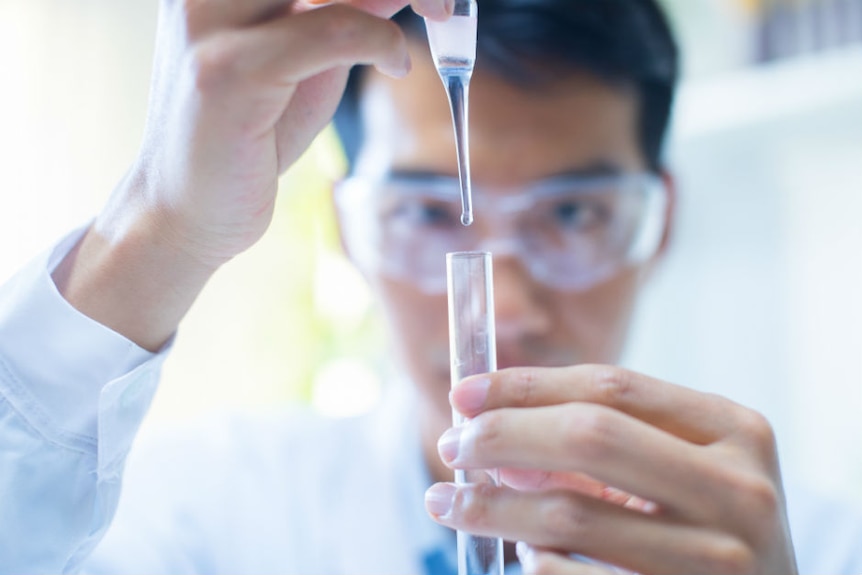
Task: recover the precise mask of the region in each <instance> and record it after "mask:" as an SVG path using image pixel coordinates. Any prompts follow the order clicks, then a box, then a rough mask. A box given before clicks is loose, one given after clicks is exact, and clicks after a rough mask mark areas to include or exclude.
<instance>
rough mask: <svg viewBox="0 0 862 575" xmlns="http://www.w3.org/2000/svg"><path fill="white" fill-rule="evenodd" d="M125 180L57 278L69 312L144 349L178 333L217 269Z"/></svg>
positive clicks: (56, 270)
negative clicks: (185, 317)
mask: <svg viewBox="0 0 862 575" xmlns="http://www.w3.org/2000/svg"><path fill="white" fill-rule="evenodd" d="M130 180H131V178H126V180H124V182H123V183H121V185H120V187H119V188H118V189H117V190H116V191H115V193H114V195H113V196H112V199H111V201H110V202H109V204H108V206H107V207H106V209H105V211H104V212H103V213H102V214H101V215H100V216H99V217H98V218H97V220H96V221H95V222H94V224H93V225H92V226H91V227H90V229H88V230H87V232H86V234H85V235H84V236H83V238H82V239H81V241H80V242H79V243H78V245H76V246H75V248H73V249H72V250H71V251H70V252H69V253H68V254H67V255H66V257H65V258H64V259H63V261H62V262H61V263H60V265H58V266H57V268H56V269H55V271H54V273H53V274H52V278H53V279H54V282H55V284H56V285H57V288H58V290H59V291H60V293H61V294H62V295H63V297H64V298H65V299H66V300H67V301H69V303H70V304H71V305H73V306H74V307H75V308H77V309H78V311H80V312H81V313H83V314H85V315H87V316H89V317H90V318H92V319H93V320H95V321H97V322H99V323H101V324H103V325H105V326H107V327H109V328H111V329H112V330H114V331H116V332H117V333H119V334H121V335H123V336H125V337H126V338H128V339H130V340H131V341H133V342H135V343H136V344H137V345H139V346H141V347H142V348H144V349H148V350H150V351H156V350H158V349H159V348H161V347H162V345H163V344H164V343H165V342H166V341H167V340H168V338H170V336H171V335H172V334H173V333H174V332H175V331H176V329H177V326H178V325H179V322H180V321H181V320H182V318H183V317H184V316H185V314H186V312H187V311H188V309H189V308H190V307H191V305H192V303H194V301H195V299H196V298H197V296H198V294H199V293H200V291H201V290H202V289H203V287H204V286H205V285H206V282H207V281H208V280H209V278H210V277H211V276H212V274H213V273H214V272H215V270H216V269H217V268H218V265H217V264H216V263H207V262H204V261H202V260H201V259H200V258H198V257H195V256H194V255H193V250H190V249H188V247H187V246H185V245H183V243H182V241H183V235H182V232H181V231H180V230H179V229H178V228H177V226H175V225H171V224H170V222H169V219H168V218H166V216H165V214H164V212H162V211H160V210H157V209H152V208H151V207H148V206H146V205H145V204H146V202H145V201H142V197H143V194H141V193H140V191H141V190H140V189H133V185H132V184H130V183H129V182H130Z"/></svg>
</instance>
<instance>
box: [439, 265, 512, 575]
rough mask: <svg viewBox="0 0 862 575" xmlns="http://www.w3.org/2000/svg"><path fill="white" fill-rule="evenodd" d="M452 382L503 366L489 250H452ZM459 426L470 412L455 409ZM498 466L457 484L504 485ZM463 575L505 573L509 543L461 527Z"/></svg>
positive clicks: (461, 476) (460, 475) (459, 473)
mask: <svg viewBox="0 0 862 575" xmlns="http://www.w3.org/2000/svg"><path fill="white" fill-rule="evenodd" d="M446 277H447V283H448V292H449V356H450V367H451V374H452V385H455V384H457V383H458V382H459V381H461V380H462V379H463V378H465V377H468V376H470V375H477V374H480V373H488V372H491V371H496V370H497V344H496V335H495V328H494V290H493V285H494V279H493V271H492V266H491V254H490V253H489V252H458V253H450V254H446ZM452 419H453V422H454V424H455V425H461V424H463V423H464V421H465V420H464V416H462V415H461V414H460V413H458V412H457V411H453V413H452ZM499 479H500V478H499V473H498V472H497V471H496V470H477V469H472V470H467V471H465V470H463V469H457V470H455V483H457V484H464V483H474V484H476V483H478V484H491V485H499V483H500V481H499ZM458 575H503V541H502V539H499V538H497V537H482V536H479V535H473V534H470V533H466V532H464V531H458Z"/></svg>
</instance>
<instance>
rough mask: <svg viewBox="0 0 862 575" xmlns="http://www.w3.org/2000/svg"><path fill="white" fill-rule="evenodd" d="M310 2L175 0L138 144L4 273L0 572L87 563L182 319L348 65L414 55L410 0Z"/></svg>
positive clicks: (246, 234)
mask: <svg viewBox="0 0 862 575" xmlns="http://www.w3.org/2000/svg"><path fill="white" fill-rule="evenodd" d="M315 3H316V4H320V3H319V2H315ZM312 4H313V3H312V2H310V1H299V0H297V1H289V0H163V2H162V6H161V13H160V21H159V31H158V39H157V49H156V57H155V70H154V76H153V84H152V92H151V99H150V109H149V115H148V121H147V127H146V131H145V137H144V142H143V145H142V148H141V151H140V154H139V156H138V157H137V159H136V160H135V162H134V163H133V165H132V166H131V168H130V169H129V171H128V173H127V175H126V177H125V178H124V179H123V180H122V181H121V182H120V183H119V184H118V186H117V188H116V189H115V191H114V193H113V195H112V197H111V199H110V201H109V202H108V204H107V206H106V207H105V209H104V210H103V211H102V213H101V214H99V216H98V217H97V218H96V220H95V222H94V223H93V225H92V226H91V227H90V228H89V229H88V230H86V231H85V232H84V233H83V234H82V235H81V236H80V239H79V237H77V236H73V237H70V238H69V239H68V240H67V241H66V242H64V243H63V244H61V245H60V246H59V247H58V248H57V250H56V251H55V252H54V254H53V255H51V256H50V257H47V258H43V259H42V260H37V261H36V262H35V263H34V264H32V265H31V266H30V267H29V268H27V269H26V270H24V271H23V272H22V273H20V274H19V275H18V276H17V277H16V278H15V279H13V280H12V281H11V282H10V283H9V284H8V285H6V286H3V287H2V288H0V494H3V495H2V497H0V575H2V574H6V573H9V574H12V573H14V574H17V575H21V574H25V573H34V572H39V573H49V572H50V573H59V572H74V571H76V570H78V569H79V568H80V566H81V565H82V564H83V563H84V561H85V560H86V557H87V556H88V554H89V553H90V552H91V551H92V549H93V548H94V547H95V545H96V544H97V543H98V541H99V539H100V538H101V536H102V535H103V533H104V532H105V530H106V529H107V528H108V526H109V524H110V521H111V518H112V516H113V513H114V510H115V508H116V505H117V501H118V500H119V494H120V489H119V487H120V478H121V476H122V470H123V465H124V461H125V456H126V453H127V452H128V450H129V448H130V445H131V443H132V439H133V438H134V435H135V433H136V432H137V428H138V425H139V423H140V421H141V419H142V418H143V416H144V414H145V412H146V410H147V407H148V405H149V401H150V398H151V397H152V395H153V393H154V391H155V388H156V385H157V381H158V373H159V366H160V362H161V359H162V358H163V357H164V352H163V348H164V346H165V343H166V342H167V341H168V340H169V338H170V337H171V335H172V334H173V333H174V332H175V330H176V328H177V326H178V324H179V322H180V320H181V319H182V318H183V316H184V315H185V313H186V312H187V310H188V309H189V307H190V305H191V304H192V302H193V301H194V299H195V298H196V297H197V295H198V293H199V292H200V290H201V289H202V288H203V286H204V285H205V283H206V282H207V280H208V279H209V277H210V276H211V275H212V274H213V272H214V271H215V270H216V269H218V267H219V266H220V265H222V264H223V263H225V262H226V261H228V260H229V259H231V258H232V257H234V256H236V255H237V254H239V253H240V252H242V251H243V250H245V249H247V248H248V247H250V246H251V245H253V244H254V243H255V242H256V241H257V240H258V239H259V238H260V237H261V235H262V234H263V233H264V231H265V230H266V228H267V226H268V225H269V223H270V220H271V217H272V211H273V205H274V202H275V195H276V189H277V178H278V176H279V174H281V173H282V172H283V171H284V170H286V169H287V168H288V167H289V166H290V165H291V164H292V163H293V162H294V161H295V160H296V159H297V158H298V157H299V155H300V154H301V153H302V152H303V151H304V150H305V149H306V147H307V146H308V145H309V143H310V142H311V140H312V139H313V138H314V137H315V135H316V134H317V133H318V131H319V130H320V129H322V128H323V126H324V125H325V124H326V123H327V122H328V121H329V119H330V118H331V116H332V114H333V113H334V110H335V108H336V105H337V103H338V100H339V98H340V96H341V92H342V90H343V87H344V84H345V81H346V77H347V71H348V69H349V67H350V66H351V65H353V64H356V63H368V64H373V65H375V66H376V67H378V68H379V69H381V70H383V71H385V72H387V73H389V74H391V75H395V76H400V75H403V74H406V73H407V71H408V68H409V61H408V56H407V49H406V43H405V40H404V38H403V36H402V34H401V32H400V30H399V29H398V28H397V27H396V26H395V25H394V24H393V23H391V22H389V21H388V20H387V19H386V17H388V16H389V15H390V14H392V13H393V12H394V11H395V10H397V9H399V8H401V7H402V6H403V5H406V4H407V1H406V0H350V1H344V2H333V3H329V4H327V5H325V6H313V5H312ZM413 4H414V8H415V9H416V10H417V11H419V12H421V13H422V14H425V15H428V16H431V17H443V16H444V15H445V11H446V8H445V1H444V0H421V1H420V0H414V2H413ZM49 274H51V277H52V278H53V281H51V277H49ZM58 290H59V291H58ZM158 350H162V353H159V354H156V355H154V354H152V353H149V352H155V351H158Z"/></svg>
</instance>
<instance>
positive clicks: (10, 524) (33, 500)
mask: <svg viewBox="0 0 862 575" xmlns="http://www.w3.org/2000/svg"><path fill="white" fill-rule="evenodd" d="M81 234H82V231H78V232H75V233H73V234H71V235H70V236H69V237H67V238H65V239H64V240H63V241H62V242H60V244H58V245H57V246H56V248H55V249H53V250H51V251H50V252H48V253H46V254H44V255H43V256H41V257H39V258H37V259H36V260H35V261H33V262H31V263H30V264H29V265H28V266H27V267H25V268H24V269H23V270H21V271H20V272H19V273H18V274H17V275H16V276H14V277H13V278H12V279H11V280H10V281H8V282H7V283H6V284H5V285H3V286H2V287H0V575H6V574H15V575H25V574H29V573H71V572H76V571H78V570H80V568H81V565H82V563H83V562H84V560H85V559H86V557H87V556H88V555H89V554H90V553H91V551H92V550H93V548H94V547H95V546H96V544H97V543H98V542H99V540H100V539H101V537H102V535H103V534H104V532H105V531H106V530H107V528H108V525H109V524H110V522H111V518H112V516H113V514H114V511H115V509H116V507H117V503H118V500H119V495H120V480H121V476H122V472H123V465H124V462H125V458H126V454H127V452H128V451H129V448H130V446H131V444H132V441H133V439H134V437H135V434H136V433H137V430H138V427H139V425H140V423H141V420H142V419H143V417H144V415H145V413H146V411H147V409H148V407H149V405H150V401H151V399H152V397H153V394H154V392H155V389H156V386H157V382H158V379H159V373H160V368H161V364H162V362H163V360H164V357H165V355H166V353H167V347H168V346H166V349H165V350H163V351H162V352H160V353H158V354H151V353H149V352H147V351H145V350H143V349H141V348H140V347H138V346H136V345H135V344H134V343H132V342H131V341H129V340H127V339H126V338H124V337H122V336H120V335H119V334H117V333H115V332H113V331H111V330H110V329H108V328H107V327H105V326H102V325H101V324H99V323H97V322H95V321H93V320H91V319H89V318H88V317H86V316H84V315H82V314H81V313H79V312H78V311H77V310H76V309H74V308H73V307H72V306H71V305H70V304H69V303H68V302H66V300H65V299H63V297H62V296H61V295H60V294H59V292H58V291H57V289H56V287H55V285H54V283H53V281H52V279H51V276H50V272H51V271H52V270H53V268H54V267H55V266H56V264H57V263H59V261H60V260H61V259H62V257H63V256H64V255H65V254H66V253H68V251H69V249H71V247H72V246H74V245H75V243H76V242H77V241H78V239H79V238H80V236H81Z"/></svg>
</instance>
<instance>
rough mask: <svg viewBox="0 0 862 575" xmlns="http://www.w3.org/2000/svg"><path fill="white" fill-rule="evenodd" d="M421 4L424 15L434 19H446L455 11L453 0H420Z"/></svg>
mask: <svg viewBox="0 0 862 575" xmlns="http://www.w3.org/2000/svg"><path fill="white" fill-rule="evenodd" d="M421 4H422V12H423V13H424V15H426V16H429V17H431V18H433V19H434V20H440V21H443V20H448V19H449V17H450V16H451V15H452V12H454V11H455V0H444V1H443V2H441V0H422V1H421ZM450 4H451V6H450Z"/></svg>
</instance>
